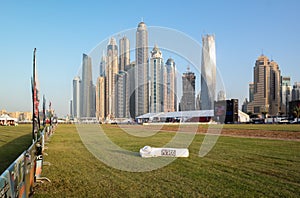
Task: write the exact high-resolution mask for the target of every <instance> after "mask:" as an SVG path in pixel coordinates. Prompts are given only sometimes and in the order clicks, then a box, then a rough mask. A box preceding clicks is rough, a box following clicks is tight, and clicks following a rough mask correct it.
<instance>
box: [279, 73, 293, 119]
mask: <svg viewBox="0 0 300 198" xmlns="http://www.w3.org/2000/svg"><path fill="white" fill-rule="evenodd" d="M291 101H292V86H291V78H290V77H288V76H282V77H281V111H282V112H283V113H284V114H285V115H288V112H289V102H291Z"/></svg>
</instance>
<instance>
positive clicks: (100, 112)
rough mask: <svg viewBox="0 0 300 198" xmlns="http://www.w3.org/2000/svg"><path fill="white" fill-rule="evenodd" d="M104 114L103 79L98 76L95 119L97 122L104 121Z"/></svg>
mask: <svg viewBox="0 0 300 198" xmlns="http://www.w3.org/2000/svg"><path fill="white" fill-rule="evenodd" d="M105 116H106V112H105V77H104V76H99V77H98V78H97V83H96V117H97V120H99V121H104V120H105Z"/></svg>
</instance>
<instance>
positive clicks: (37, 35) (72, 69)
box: [0, 0, 300, 116]
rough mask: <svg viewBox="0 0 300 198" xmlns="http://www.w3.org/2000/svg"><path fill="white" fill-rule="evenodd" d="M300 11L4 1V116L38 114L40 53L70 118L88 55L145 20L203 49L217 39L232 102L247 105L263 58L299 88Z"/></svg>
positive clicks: (57, 102) (258, 1) (248, 5)
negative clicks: (208, 37)
mask: <svg viewBox="0 0 300 198" xmlns="http://www.w3.org/2000/svg"><path fill="white" fill-rule="evenodd" d="M299 9H300V3H299V1H297V0H294V1H292V0H287V1H279V0H278V1H276V0H274V1H271V0H270V1H269V0H249V1H233V0H229V1H225V0H224V1H156V0H152V1H146V2H145V1H107V2H100V1H76V0H72V1H31V0H29V1H1V2H0V24H1V29H0V72H1V77H0V83H1V85H2V86H1V95H0V109H6V110H7V111H9V112H10V111H30V110H31V107H32V106H31V88H30V78H31V75H32V53H33V48H35V47H36V48H37V67H38V76H39V81H40V90H41V94H45V96H46V98H47V100H48V101H49V100H50V101H51V102H52V105H53V107H54V108H55V109H56V113H57V114H58V115H59V116H64V115H66V114H68V112H69V101H70V99H71V94H72V91H71V90H72V79H73V78H74V76H76V75H77V74H78V69H79V67H80V65H81V59H82V53H89V52H90V51H91V50H92V49H93V48H94V47H96V46H97V45H98V44H99V43H100V42H101V41H103V40H105V39H107V38H108V37H109V36H111V35H113V34H116V33H118V32H120V31H123V30H126V29H130V28H136V26H137V24H138V23H139V22H140V21H141V18H143V20H144V21H145V23H146V24H147V25H148V26H162V27H168V28H172V29H176V30H179V31H181V32H184V33H185V34H187V35H189V36H191V37H192V38H193V39H195V40H196V41H198V42H201V36H202V35H203V34H206V33H213V34H215V36H216V49H217V67H218V69H219V71H220V74H221V76H222V78H223V81H224V84H225V87H226V94H227V97H228V98H238V99H240V104H241V103H242V102H243V100H244V98H245V97H248V83H249V82H251V81H252V79H253V66H254V63H255V60H256V58H257V57H258V56H259V55H261V53H262V51H263V53H264V54H265V55H266V56H268V57H269V58H270V59H271V58H273V59H274V60H275V61H276V62H277V63H278V64H279V67H280V70H281V72H282V75H285V76H291V78H292V83H294V82H295V81H300V70H299V68H300V67H299V64H300V56H299V52H300V36H299V35H300V25H299V19H300V13H299ZM134 42H135V41H131V45H134ZM199 56H200V52H199ZM164 58H165V59H167V58H168V57H164ZM175 61H176V60H175ZM180 67H186V66H180ZM198 80H200V78H198ZM41 97H42V95H41Z"/></svg>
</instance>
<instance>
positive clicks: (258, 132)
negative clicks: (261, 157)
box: [122, 125, 300, 141]
mask: <svg viewBox="0 0 300 198" xmlns="http://www.w3.org/2000/svg"><path fill="white" fill-rule="evenodd" d="M212 126H213V125H212ZM223 126H224V127H223V128H222V132H221V136H232V137H246V138H263V139H278V140H293V141H300V126H299V131H296V130H295V127H294V126H289V125H286V126H281V125H280V126H278V125H277V126H276V125H269V126H268V125H262V126H252V125H233V126H234V127H236V126H239V127H236V128H230V126H228V125H223ZM122 127H123V126H122ZM129 127H131V128H132V127H136V128H139V127H141V128H143V129H144V130H145V129H149V130H160V131H171V132H172V131H174V132H177V131H181V132H194V131H197V133H198V134H206V133H207V130H208V126H207V125H198V127H197V126H189V125H186V126H180V127H179V125H164V126H163V125H149V126H139V125H135V126H129ZM291 127H293V128H291ZM260 128H261V129H260ZM284 129H286V130H284Z"/></svg>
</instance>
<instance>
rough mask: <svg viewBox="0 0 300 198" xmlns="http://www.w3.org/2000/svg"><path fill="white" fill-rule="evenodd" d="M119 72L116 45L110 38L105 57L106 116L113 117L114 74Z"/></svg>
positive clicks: (114, 109) (114, 110)
mask: <svg viewBox="0 0 300 198" xmlns="http://www.w3.org/2000/svg"><path fill="white" fill-rule="evenodd" d="M118 72H119V65H118V46H117V43H116V40H115V39H114V38H111V39H110V41H109V43H108V46H107V57H106V69H105V77H106V89H105V90H106V91H105V93H106V99H105V101H106V110H105V111H106V118H107V119H114V118H115V113H116V108H115V99H116V97H115V96H116V92H115V89H116V86H115V82H116V74H118Z"/></svg>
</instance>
